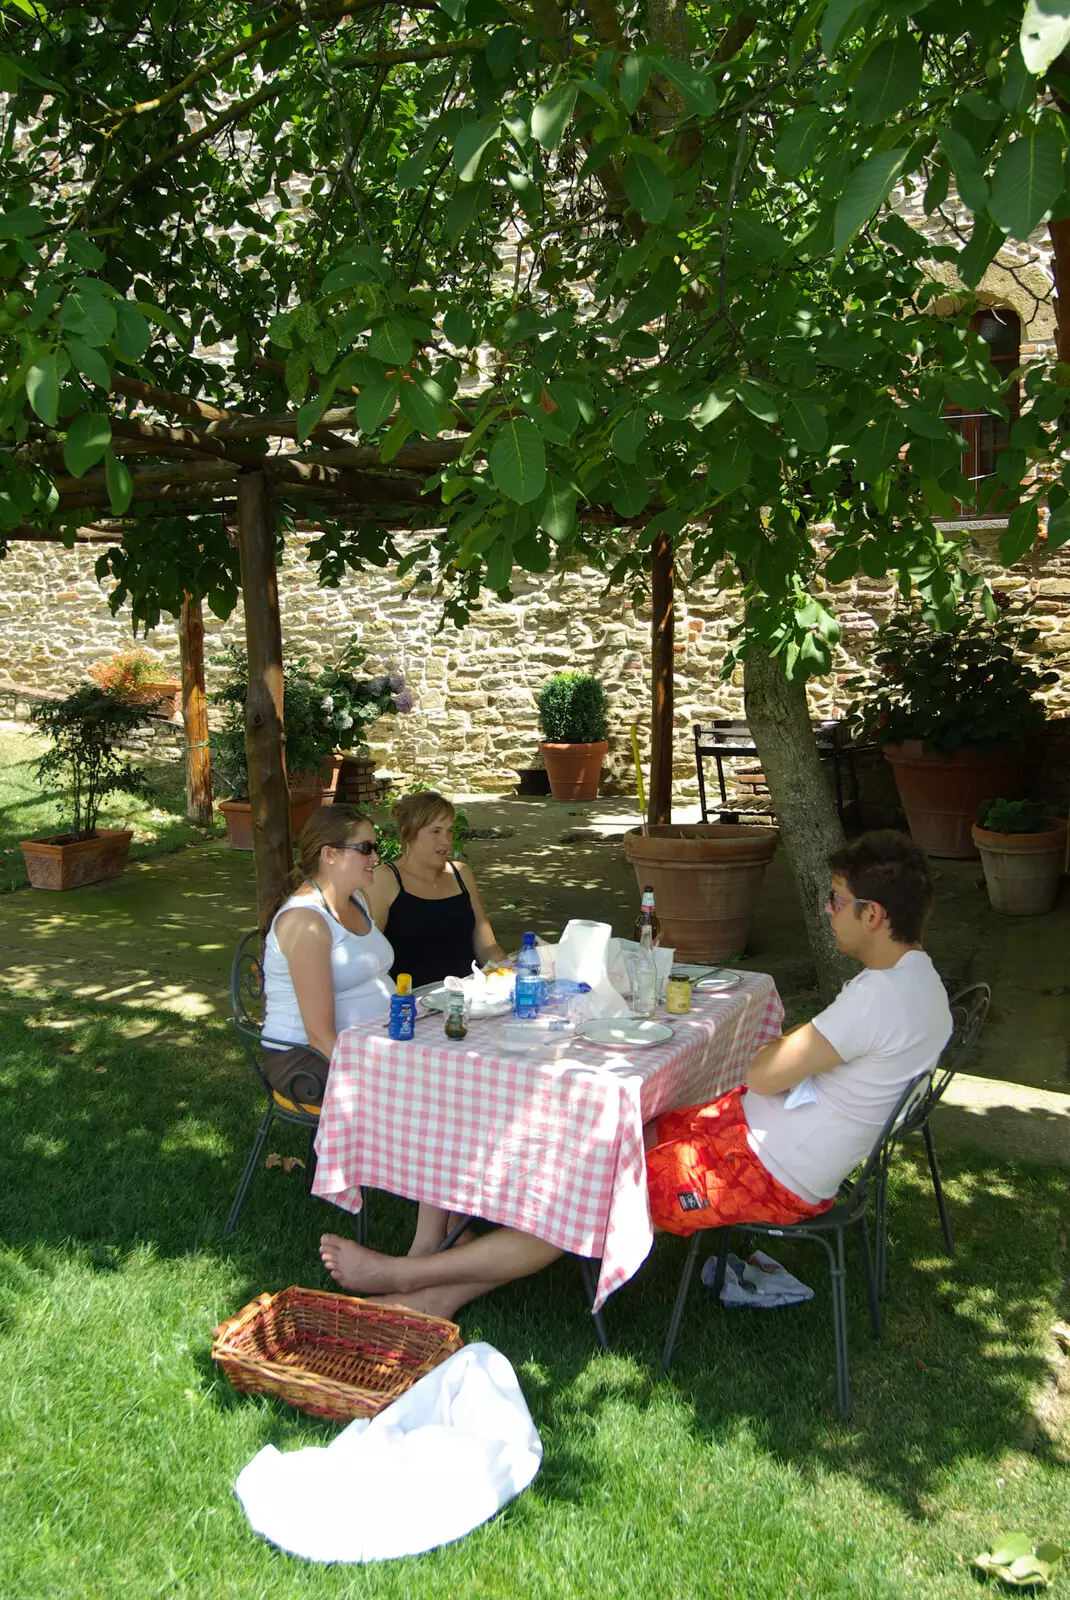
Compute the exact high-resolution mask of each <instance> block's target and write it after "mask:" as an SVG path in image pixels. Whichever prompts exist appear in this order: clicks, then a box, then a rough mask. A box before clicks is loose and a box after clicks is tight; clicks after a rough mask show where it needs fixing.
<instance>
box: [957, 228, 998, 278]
mask: <svg viewBox="0 0 1070 1600" xmlns="http://www.w3.org/2000/svg"><path fill="white" fill-rule="evenodd" d="M1006 237H1007V235H1006V233H1005V231H1004V230H1003V229H1002V228H1000V227H998V226H997V225H996V223H994V222H992V221H991V220H990V219H989V218H988V217H974V219H973V232H972V233H971V234H970V242H969V244H968V245H966V247H965V249H963V250H960V251H959V258H958V261H957V263H956V267H957V271H958V275H959V277H960V278H961V279H962V281H963V283H964V284H965V285H966V286H967V288H969V289H976V287H977V285H978V284H979V283H980V281H981V279H982V278H983V277H984V275H985V273H986V271H987V270H988V267H989V265H990V264H991V262H992V261H993V260H994V259H995V256H996V254H997V252H998V251H999V248H1000V246H1001V245H1002V243H1003V241H1004V239H1005V238H1006Z"/></svg>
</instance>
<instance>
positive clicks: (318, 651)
mask: <svg viewBox="0 0 1070 1600" xmlns="http://www.w3.org/2000/svg"><path fill="white" fill-rule="evenodd" d="M997 538H998V530H997V529H993V530H991V531H985V530H980V531H978V533H977V535H976V539H977V541H978V544H979V549H978V554H977V560H978V562H979V564H980V565H981V566H983V567H984V568H985V569H986V570H987V571H989V572H990V573H992V574H993V575H995V576H996V577H997V579H998V582H999V584H1000V585H1001V586H1002V587H1004V588H1005V589H1007V590H1008V591H1011V592H1020V591H1023V590H1026V589H1029V590H1032V591H1033V592H1034V593H1035V595H1036V599H1037V620H1038V622H1039V625H1040V627H1041V629H1042V630H1043V634H1044V638H1043V641H1042V649H1043V652H1044V655H1045V657H1046V658H1047V661H1048V662H1050V664H1051V665H1052V666H1053V667H1054V668H1055V669H1056V670H1057V671H1058V672H1059V674H1060V681H1059V683H1058V684H1057V685H1056V686H1055V687H1054V689H1053V690H1052V691H1051V692H1050V694H1049V706H1050V712H1051V714H1052V715H1059V716H1066V715H1067V714H1068V713H1070V546H1068V547H1066V548H1065V549H1063V550H1061V551H1056V552H1054V553H1052V554H1051V555H1046V554H1045V553H1044V551H1043V549H1040V550H1038V551H1037V552H1034V553H1033V554H1032V555H1031V556H1030V557H1029V558H1027V560H1025V561H1023V562H1022V563H1020V564H1019V565H1018V566H1016V567H1015V568H1014V569H1012V570H1011V571H1009V572H1003V571H1002V570H1001V569H999V567H998V564H997V562H996V560H995V555H994V552H995V540H996V539H997ZM93 563H94V551H93V550H92V548H91V547H85V546H83V547H81V548H76V549H74V550H71V551H66V550H64V549H63V548H62V547H59V546H55V545H47V544H29V543H21V544H15V545H13V546H12V548H11V552H10V554H9V556H8V558H7V559H6V561H4V562H3V563H2V564H0V684H2V682H3V680H4V679H5V678H6V679H9V680H12V681H14V682H16V683H19V684H24V685H27V686H32V687H36V688H40V689H51V690H58V689H69V688H71V687H73V686H74V684H75V683H77V682H78V681H79V680H80V679H82V678H83V677H84V676H85V673H86V671H87V669H88V668H89V667H90V666H91V665H92V664H93V663H94V662H95V661H98V660H100V659H101V658H103V657H105V656H107V655H110V654H112V653H113V652H114V651H116V650H120V649H122V648H124V647H126V646H127V645H128V644H129V643H130V628H129V620H128V618H127V617H124V616H123V615H122V614H120V615H119V616H117V617H113V616H112V615H111V613H110V612H109V610H108V607H107V599H106V594H105V591H104V590H103V589H102V588H101V586H100V585H99V584H98V583H97V581H96V578H95V577H94V575H93ZM515 582H516V596H515V598H514V599H513V600H512V601H511V602H510V603H508V604H504V603H502V602H501V601H499V600H498V599H497V598H496V597H495V596H493V595H487V596H486V597H485V600H484V604H483V607H482V609H481V610H480V611H479V612H477V613H476V614H475V616H474V617H473V620H472V622H471V624H470V625H469V626H468V627H467V628H465V629H463V630H460V631H459V630H457V629H455V628H454V627H453V625H452V624H447V625H446V627H445V628H444V629H443V630H442V631H439V623H440V616H441V613H440V608H439V606H438V604H437V603H436V602H435V601H434V600H433V599H430V598H426V599H425V598H417V597H416V596H415V595H413V594H411V593H410V592H409V591H408V586H407V584H406V583H405V581H402V582H400V583H399V582H398V581H397V579H395V578H394V577H393V576H392V575H390V574H389V573H387V572H382V571H379V570H377V569H368V570H367V571H366V572H364V573H363V574H360V575H357V576H347V578H346V579H345V580H344V582H343V584H342V586H341V588H339V589H336V590H332V589H321V588H319V587H318V586H317V584H316V578H315V572H314V570H313V569H312V568H311V567H309V566H308V565H307V564H306V563H305V561H304V547H303V546H302V545H301V544H300V543H298V542H295V543H293V544H291V546H290V547H289V549H288V552H287V556H286V560H285V564H284V570H283V572H282V575H281V581H280V596H281V604H282V625H283V645H284V649H285V651H286V653H287V655H288V656H289V657H300V656H304V657H305V658H307V660H308V661H309V663H310V664H312V665H317V664H324V663H326V662H327V661H329V660H331V659H333V658H334V657H336V656H337V655H338V654H339V653H340V652H341V650H342V648H343V647H344V645H345V644H346V643H347V642H348V641H349V640H350V639H351V638H352V637H353V635H354V634H357V635H358V636H359V638H360V640H361V642H362V643H363V645H364V646H365V648H366V649H367V651H368V652H369V662H368V666H369V670H371V671H380V670H385V669H386V668H387V667H393V666H399V667H401V668H403V669H404V671H405V673H406V676H407V678H408V680H409V683H410V686H411V687H412V690H413V693H414V695H415V699H416V709H415V711H413V712H412V713H411V715H409V716H407V717H402V716H397V717H388V718H384V719H383V720H382V721H381V722H380V723H378V724H377V725H376V727H375V728H374V729H373V730H372V734H373V737H372V753H373V755H374V757H375V759H376V762H377V764H378V766H379V768H380V770H381V771H384V772H387V773H389V774H391V775H392V776H396V777H397V778H399V779H401V780H403V781H410V780H412V779H420V780H422V781H424V782H431V783H437V784H441V785H442V786H443V788H445V789H446V790H447V791H451V790H452V791H454V792H457V793H460V792H466V791H468V792H470V791H476V790H487V791H493V790H501V789H505V788H508V787H510V786H511V785H512V784H514V783H515V782H516V776H517V771H518V769H519V768H521V767H531V766H537V765H540V764H541V763H540V762H539V758H538V742H539V732H538V722H537V715H536V706H535V697H536V694H537V692H538V690H539V687H540V685H541V684H542V682H543V680H544V679H545V678H546V677H547V676H548V675H549V674H550V673H551V672H555V671H560V670H561V669H563V668H578V669H582V670H585V671H591V672H594V673H597V674H598V675H599V676H600V677H601V678H602V680H603V682H604V683H605V685H606V688H607V690H608V693H609V700H610V707H611V713H610V717H611V736H610V753H609V760H608V766H607V785H606V787H607V789H619V790H631V789H633V788H634V779H633V777H632V773H631V749H630V728H631V724H632V723H633V722H636V723H638V724H639V726H640V748H641V749H643V750H645V749H646V746H647V742H648V736H649V718H650V712H649V693H650V690H649V676H648V667H647V662H648V656H649V636H650V616H649V610H643V609H639V610H635V609H633V607H632V605H631V604H630V602H629V600H628V599H627V598H626V597H625V596H624V594H623V593H621V592H614V593H610V594H604V593H603V589H604V580H603V579H602V577H601V575H600V574H597V573H594V572H580V573H568V574H564V575H562V576H551V575H547V576H545V577H535V576H529V575H524V574H518V575H516V578H515ZM893 594H894V591H893V586H892V584H891V582H890V580H884V579H870V578H864V577H860V578H858V579H856V580H854V581H853V582H851V583H848V584H842V585H840V586H839V587H838V588H837V589H836V590H835V591H834V593H833V599H834V602H835V605H836V608H837V611H838V614H839V617H840V621H841V623H842V626H843V629H844V642H843V646H842V648H841V649H840V650H839V652H838V659H837V662H836V671H835V673H834V674H833V675H832V676H831V677H829V678H826V679H819V680H815V681H814V682H813V683H812V684H811V685H810V700H811V708H812V712H813V715H814V717H815V718H827V717H830V716H834V715H836V714H837V713H838V712H840V711H842V709H843V707H844V705H845V703H846V700H847V698H848V696H847V695H846V693H845V691H844V690H843V687H842V682H843V679H844V678H847V677H849V676H850V675H851V674H852V672H853V671H855V670H856V669H857V667H858V665H859V664H861V663H862V662H863V661H864V658H865V652H866V640H867V638H868V636H869V635H870V634H871V633H872V632H873V630H874V628H875V627H876V625H877V623H878V622H879V621H880V620H881V618H882V617H884V616H885V615H886V614H887V612H888V610H889V609H890V607H891V605H892V602H893ZM739 604H740V601H739V595H738V593H737V592H736V591H731V590H724V591H720V590H718V589H717V587H716V585H715V584H714V583H713V582H712V581H705V582H703V583H701V584H696V585H694V586H693V587H691V588H687V587H682V588H681V592H680V594H679V598H678V607H677V625H676V627H677V631H676V658H675V660H676V723H675V725H676V738H675V760H674V779H675V793H676V795H677V797H678V798H680V799H684V798H693V797H694V796H695V794H696V792H697V785H696V779H695V767H694V757H693V744H692V738H691V725H692V723H693V722H695V721H697V720H700V719H702V720H707V719H709V718H711V717H715V716H721V717H724V716H741V715H742V706H743V691H742V682H741V679H740V675H739V674H738V673H737V674H736V675H735V676H734V677H733V679H732V680H731V681H729V682H724V681H722V680H721V679H720V677H719V670H720V667H721V663H722V661H723V658H724V653H725V648H726V641H727V638H728V633H729V630H730V628H731V627H732V625H733V624H734V622H735V621H736V620H737V617H738V613H739ZM205 623H206V634H207V638H206V654H209V655H210V654H211V653H212V650H213V648H214V647H218V645H219V644H221V643H225V642H228V641H230V640H238V639H240V638H241V632H242V630H241V612H240V610H239V611H238V612H236V613H235V615H234V616H233V617H232V618H231V619H230V621H229V622H227V623H225V624H224V623H220V622H218V621H216V620H215V619H213V618H211V617H210V616H206V618H205ZM147 642H148V644H149V646H150V648H152V649H154V650H157V651H158V652H159V653H160V655H161V656H163V658H164V659H165V660H166V662H167V663H168V665H169V666H170V668H171V669H172V671H174V672H175V673H177V671H178V666H179V657H178V641H177V635H176V632H175V628H174V627H173V626H170V625H163V624H161V626H160V627H159V628H157V629H155V630H154V631H153V632H152V633H151V634H150V635H149V638H148V641H147ZM211 677H212V669H211V668H209V687H210V686H211Z"/></svg>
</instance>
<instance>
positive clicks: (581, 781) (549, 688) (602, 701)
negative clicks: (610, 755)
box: [539, 672, 609, 800]
mask: <svg viewBox="0 0 1070 1600" xmlns="http://www.w3.org/2000/svg"><path fill="white" fill-rule="evenodd" d="M607 709H608V708H607V701H606V691H605V690H604V689H603V687H602V685H601V683H599V681H598V679H597V678H592V677H591V676H590V674H589V673H586V672H556V673H555V674H554V676H553V677H552V678H548V679H547V680H546V682H545V683H544V684H543V686H542V688H541V690H540V691H539V725H540V727H541V728H542V731H543V733H544V734H545V735H546V738H545V741H544V743H542V744H540V745H539V754H540V755H541V756H542V758H543V761H544V762H545V763H546V771H547V773H548V774H549V779H550V793H551V794H552V795H553V797H554V799H555V800H593V799H594V798H595V797H596V795H597V794H598V785H599V783H600V782H601V779H602V762H603V761H604V760H605V755H606V751H607V750H608V749H609V743H608V740H607V738H606V732H607V726H606V712H607Z"/></svg>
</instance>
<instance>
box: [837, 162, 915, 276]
mask: <svg viewBox="0 0 1070 1600" xmlns="http://www.w3.org/2000/svg"><path fill="white" fill-rule="evenodd" d="M907 154H908V152H907V151H906V150H899V149H896V150H883V151H881V152H880V153H879V154H878V155H875V156H870V158H869V160H868V161H863V163H862V165H861V166H860V167H856V168H855V170H854V171H853V172H852V173H851V176H850V177H849V178H848V180H847V182H846V184H845V185H844V189H843V193H842V194H841V196H840V200H839V204H838V205H837V207H836V221H835V224H834V230H833V232H834V241H835V249H836V253H837V254H838V255H842V253H843V251H844V250H846V248H847V246H848V245H849V244H850V242H851V240H852V239H853V238H854V236H855V234H856V233H857V232H858V230H859V228H861V227H862V226H863V224H864V223H866V222H868V221H869V219H870V217H871V216H872V215H873V213H874V212H875V211H876V209H877V207H878V206H880V205H881V204H883V202H884V201H885V200H887V198H888V196H889V194H890V193H891V190H892V185H893V184H894V183H895V180H896V178H898V176H899V174H900V172H901V171H902V170H903V162H904V161H905V160H906V158H907Z"/></svg>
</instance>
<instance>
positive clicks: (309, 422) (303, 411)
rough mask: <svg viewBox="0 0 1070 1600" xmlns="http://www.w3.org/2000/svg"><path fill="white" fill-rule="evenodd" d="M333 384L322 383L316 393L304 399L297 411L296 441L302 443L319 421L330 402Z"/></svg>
mask: <svg viewBox="0 0 1070 1600" xmlns="http://www.w3.org/2000/svg"><path fill="white" fill-rule="evenodd" d="M333 389H334V386H333V384H326V383H325V384H324V385H323V388H322V389H321V390H320V391H319V393H318V394H314V395H312V396H311V397H310V398H309V399H308V400H306V401H305V403H304V405H303V406H302V407H301V408H300V410H299V411H298V413H297V442H298V444H301V443H303V441H304V440H305V439H307V438H308V436H309V434H310V433H311V432H312V430H313V428H314V427H315V426H316V424H317V423H318V422H319V419H320V418H321V417H322V415H323V413H324V412H325V411H326V409H327V407H328V405H329V404H330V400H331V395H332V393H333Z"/></svg>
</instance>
